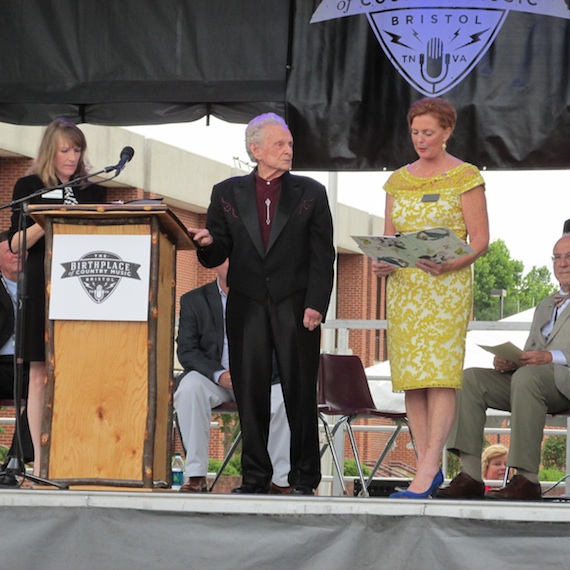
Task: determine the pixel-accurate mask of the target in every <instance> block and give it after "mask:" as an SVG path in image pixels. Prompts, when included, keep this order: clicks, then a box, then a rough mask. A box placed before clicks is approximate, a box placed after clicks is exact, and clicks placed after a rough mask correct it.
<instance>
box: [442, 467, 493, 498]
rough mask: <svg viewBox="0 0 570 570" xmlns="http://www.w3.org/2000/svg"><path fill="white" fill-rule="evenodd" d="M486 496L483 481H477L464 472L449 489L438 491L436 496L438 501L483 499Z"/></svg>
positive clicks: (444, 488) (454, 480)
mask: <svg viewBox="0 0 570 570" xmlns="http://www.w3.org/2000/svg"><path fill="white" fill-rule="evenodd" d="M484 496H485V484H484V483H483V481H477V480H476V479H473V477H471V475H467V473H463V471H462V472H461V473H459V475H457V476H456V477H455V478H454V479H453V481H451V483H450V484H449V485H448V486H447V487H443V488H441V489H438V491H437V493H436V495H435V497H436V499H482V498H483V497H484Z"/></svg>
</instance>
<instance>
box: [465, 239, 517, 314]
mask: <svg viewBox="0 0 570 570" xmlns="http://www.w3.org/2000/svg"><path fill="white" fill-rule="evenodd" d="M523 268H524V265H523V262H522V261H518V260H516V259H512V258H511V252H510V251H509V249H508V248H507V245H506V244H505V242H504V241H503V240H502V239H498V240H496V241H494V242H492V243H491V244H490V245H489V249H488V251H487V253H486V254H485V255H482V256H481V257H480V258H479V259H478V260H477V261H476V262H475V282H474V288H473V295H474V298H473V312H474V317H475V320H478V321H495V320H497V319H498V318H499V299H497V298H495V297H491V295H490V292H491V290H492V289H505V290H506V291H507V298H506V299H505V306H504V308H503V316H508V315H510V314H513V313H515V312H516V308H515V310H512V311H510V312H509V311H508V309H509V308H510V305H511V303H510V301H511V300H512V297H511V294H512V293H514V292H515V291H518V288H519V286H520V285H521V283H522V272H523ZM507 300H509V303H508V304H507Z"/></svg>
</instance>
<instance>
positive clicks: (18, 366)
mask: <svg viewBox="0 0 570 570" xmlns="http://www.w3.org/2000/svg"><path fill="white" fill-rule="evenodd" d="M117 166H118V165H116V166H106V167H105V168H103V169H102V170H99V171H98V172H94V173H90V174H88V175H86V176H80V177H78V178H74V179H73V180H70V181H69V182H67V183H65V184H58V185H56V186H51V187H49V188H41V189H40V190H37V191H36V192H32V193H31V194H30V195H28V196H24V197H23V198H18V199H17V200H11V201H10V202H8V203H7V204H4V205H2V206H0V210H4V209H6V208H10V207H13V206H15V205H18V204H21V206H20V208H19V213H18V233H19V235H20V239H19V240H18V266H19V272H18V288H17V303H16V315H15V319H14V321H15V322H14V340H15V344H14V407H15V409H16V414H15V427H14V430H15V439H16V445H15V446H14V449H15V451H16V456H15V457H10V458H9V461H8V464H7V466H6V468H5V469H4V470H3V471H0V476H2V475H9V476H12V477H16V476H20V477H22V481H21V482H20V483H19V485H18V487H20V486H21V485H22V483H23V481H24V480H26V479H29V480H30V481H32V482H33V483H37V484H41V485H51V486H53V487H57V488H58V489H62V490H63V489H69V486H68V485H66V484H63V483H58V482H57V481H51V480H50V479H44V478H43V477H38V476H37V475H32V474H29V473H27V472H26V468H25V465H24V451H23V446H22V432H21V430H22V426H21V423H20V420H21V418H20V408H21V406H22V388H23V385H24V369H25V362H24V328H25V314H26V299H27V271H26V262H27V257H26V252H27V244H26V231H27V227H26V225H25V211H26V209H27V207H28V204H29V202H30V200H32V199H33V198H35V197H36V196H41V195H43V194H46V193H47V192H51V191H52V190H59V189H61V190H62V191H63V189H64V188H65V187H68V186H77V185H78V184H80V183H81V182H83V181H84V180H87V179H88V178H91V177H93V176H97V175H99V174H102V173H107V172H110V171H111V170H115V171H116V172H115V175H114V176H111V177H110V178H107V179H106V180H105V182H108V181H109V180H113V178H116V177H117V176H118V175H119V173H120V170H119V169H118V168H117ZM28 381H29V380H28Z"/></svg>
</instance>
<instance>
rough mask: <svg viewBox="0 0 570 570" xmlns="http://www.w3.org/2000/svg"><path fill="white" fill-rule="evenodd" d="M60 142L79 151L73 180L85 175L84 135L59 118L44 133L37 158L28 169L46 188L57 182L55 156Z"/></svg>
mask: <svg viewBox="0 0 570 570" xmlns="http://www.w3.org/2000/svg"><path fill="white" fill-rule="evenodd" d="M62 140H63V141H65V142H66V143H68V144H70V145H71V146H74V147H79V148H80V149H81V158H80V159H79V162H78V164H77V169H76V170H75V172H74V173H73V178H77V177H79V176H86V175H87V162H86V159H85V150H86V148H87V141H86V140H85V135H84V134H83V131H81V129H80V128H79V127H78V126H77V125H75V124H74V123H72V122H71V121H70V120H69V119H66V118H65V117H59V118H57V119H55V120H53V121H52V122H51V123H50V124H49V125H48V126H47V128H46V130H45V131H44V134H43V137H42V140H41V142H40V148H39V150H38V156H37V158H36V160H35V162H34V164H33V165H32V168H31V169H30V173H31V174H36V175H37V176H38V177H39V178H41V180H42V182H43V183H44V184H45V185H46V186H54V185H56V184H58V182H59V181H58V179H57V174H56V172H55V156H56V153H57V151H58V149H59V145H60V143H61V141H62Z"/></svg>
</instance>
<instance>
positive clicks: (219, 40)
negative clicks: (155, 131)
mask: <svg viewBox="0 0 570 570" xmlns="http://www.w3.org/2000/svg"><path fill="white" fill-rule="evenodd" d="M477 1H478V2H482V1H483V0H477ZM546 1H547V2H548V3H553V4H554V3H556V4H557V3H560V4H561V5H564V2H563V0H556V1H555V0H542V2H546ZM540 2H541V0H538V2H535V3H533V5H536V4H537V3H538V4H540ZM409 3H410V0H408V1H407V3H406V5H409ZM475 3H477V2H473V4H475ZM334 4H335V5H338V6H340V5H341V4H343V3H342V2H338V3H336V2H335V3H334ZM344 4H350V2H348V3H344ZM365 4H374V3H365ZM375 4H376V5H378V6H379V7H378V10H380V9H386V8H381V7H380V6H381V5H382V4H383V2H376V3H375ZM403 4H404V2H403V1H400V2H391V3H390V8H391V9H394V8H395V7H399V6H400V5H403ZM427 4H428V3H426V6H427ZM429 4H430V5H433V4H434V2H430V3H429ZM435 4H437V2H435ZM441 4H442V5H443V4H445V5H446V6H448V7H449V6H451V5H450V4H449V2H445V1H444V0H442V1H441ZM318 5H319V2H317V1H313V2H307V1H299V0H288V1H286V0H232V2H227V1H226V0H164V1H162V2H153V1H151V0H122V1H121V2H116V1H115V0H98V1H97V2H92V1H91V0H19V1H18V2H2V3H0V22H1V26H2V33H1V34H0V54H2V55H1V59H0V64H1V68H0V69H1V73H0V121H4V122H9V123H15V124H22V125H33V124H36V125H37V124H47V123H48V122H49V121H50V120H51V119H53V118H54V117H55V116H59V115H65V116H68V117H70V118H71V119H73V120H75V121H77V122H88V123H93V124H101V125H135V124H158V123H169V122H186V121H193V120H196V119H198V118H201V117H203V116H208V115H214V116H216V117H218V118H220V119H223V120H226V121H230V122H247V121H248V120H249V119H250V118H252V117H253V116H255V115H256V114H259V113H262V112H267V111H275V112H277V113H281V114H283V115H285V117H286V119H287V120H288V122H289V124H290V126H291V129H292V131H293V134H294V136H295V142H296V149H295V155H296V158H295V168H296V169H299V170H331V171H332V170H381V169H384V168H386V169H389V170H391V169H394V168H396V167H398V166H400V165H401V164H403V163H405V162H407V161H409V160H411V159H412V158H413V155H412V149H411V148H410V145H409V141H408V134H407V128H406V124H405V113H406V109H407V107H408V105H409V104H410V103H411V102H412V101H414V100H415V99H418V98H419V97H421V96H423V95H422V94H421V93H420V92H419V91H418V90H417V89H415V88H414V87H412V86H411V85H410V83H408V82H407V81H406V79H405V78H404V77H403V76H402V74H401V73H400V72H399V70H398V69H397V68H396V67H395V65H393V63H392V62H391V61H390V60H389V58H388V57H387V56H386V55H385V53H384V52H383V51H382V49H381V47H380V45H379V42H378V41H377V38H376V36H375V34H378V33H379V32H378V30H376V31H375V30H373V28H372V26H371V25H370V21H369V19H368V18H367V16H366V15H365V14H356V15H352V16H348V17H344V18H340V19H330V20H326V21H319V22H315V23H310V20H311V16H312V15H313V13H314V12H315V10H316V8H317V6H318ZM354 5H356V2H355V3H354ZM494 5H495V6H497V8H502V12H504V14H502V15H501V18H502V19H503V20H504V22H503V20H501V21H502V27H501V29H500V31H499V32H497V34H496V37H494V39H493V42H492V43H489V45H488V49H487V51H485V53H484V54H483V55H482V57H481V59H480V60H479V62H478V63H477V65H476V66H475V67H474V68H473V69H472V70H471V71H470V72H469V73H468V74H466V76H465V78H464V79H463V80H462V81H461V82H459V83H457V84H456V85H455V86H454V87H453V88H452V89H450V90H449V91H447V92H446V93H445V97H446V98H448V99H449V100H451V101H452V102H453V103H454V104H455V106H456V108H457V109H458V114H459V121H458V127H457V129H456V133H455V135H454V137H453V139H452V143H451V144H450V150H451V151H452V152H453V153H454V154H456V155H457V156H460V157H462V158H464V159H465V160H468V161H470V162H473V163H475V164H477V165H478V166H479V167H487V168H489V169H498V168H506V169H530V168H541V169H544V168H567V167H568V166H569V165H570V145H569V144H568V140H569V134H570V64H569V58H570V23H569V20H568V19H564V18H561V17H552V16H546V15H541V14H538V13H525V12H517V11H514V10H513V9H511V10H510V12H509V10H507V9H506V8H507V7H508V6H509V3H508V2H506V3H505V2H495V3H494ZM511 5H513V4H512V3H511ZM426 9H427V8H426ZM418 10H419V8H418ZM465 10H469V8H465ZM507 12H508V14H507ZM468 15H469V17H470V16H471V12H469V14H468ZM466 17H467V16H466ZM410 29H411V28H410ZM410 33H413V32H410ZM434 33H435V32H434ZM438 33H440V32H438ZM456 33H459V29H458V31H457V32H456ZM416 35H417V34H416ZM450 35H451V34H450ZM394 36H396V34H392V40H393V41H392V43H400V44H403V42H402V41H400V40H398V39H396V37H394ZM398 37H399V36H398ZM471 39H472V42H477V41H479V39H480V37H479V36H478V34H471ZM446 41H447V40H446ZM448 55H449V54H446V57H447V56H448ZM442 58H443V56H440V60H442ZM432 59H433V58H432ZM432 73H433V72H432Z"/></svg>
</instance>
